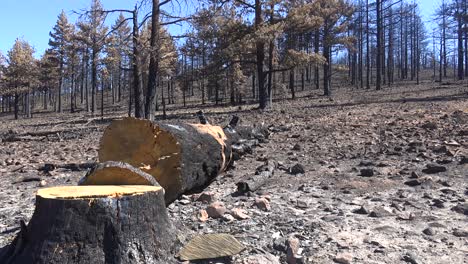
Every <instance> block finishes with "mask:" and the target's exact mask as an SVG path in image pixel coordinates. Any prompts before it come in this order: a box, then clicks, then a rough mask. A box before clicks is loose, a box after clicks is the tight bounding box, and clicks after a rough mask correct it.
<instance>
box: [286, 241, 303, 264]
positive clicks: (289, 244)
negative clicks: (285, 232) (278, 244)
mask: <svg viewBox="0 0 468 264" xmlns="http://www.w3.org/2000/svg"><path fill="white" fill-rule="evenodd" d="M300 246H301V244H300V241H299V239H298V238H296V237H293V236H291V237H289V238H288V239H287V240H286V262H287V263H288V264H299V263H300V260H301V259H302V257H301V256H300V252H299V250H300Z"/></svg>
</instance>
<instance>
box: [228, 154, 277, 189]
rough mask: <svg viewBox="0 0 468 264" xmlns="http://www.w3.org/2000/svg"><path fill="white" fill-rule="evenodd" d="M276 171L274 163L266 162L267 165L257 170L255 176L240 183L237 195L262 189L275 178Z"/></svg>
mask: <svg viewBox="0 0 468 264" xmlns="http://www.w3.org/2000/svg"><path fill="white" fill-rule="evenodd" d="M275 169H276V163H275V162H274V161H270V160H268V161H266V162H265V164H263V165H262V166H260V167H258V168H257V169H256V170H255V175H252V176H250V177H249V178H247V179H245V180H242V181H239V182H238V183H237V184H236V185H237V193H238V194H243V193H247V192H254V191H256V190H258V189H260V188H261V187H262V186H263V185H265V183H266V182H267V181H268V180H269V179H270V178H271V177H272V176H273V174H274V173H275Z"/></svg>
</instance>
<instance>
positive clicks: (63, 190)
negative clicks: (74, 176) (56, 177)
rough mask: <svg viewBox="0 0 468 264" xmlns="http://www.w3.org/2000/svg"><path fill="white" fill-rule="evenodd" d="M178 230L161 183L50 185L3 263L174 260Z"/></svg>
mask: <svg viewBox="0 0 468 264" xmlns="http://www.w3.org/2000/svg"><path fill="white" fill-rule="evenodd" d="M174 234H175V232H174V228H173V226H172V224H171V223H170V221H169V218H168V215H167V211H166V207H165V203H164V196H163V189H162V188H161V187H155V186H135V185H132V186H66V187H53V188H46V189H41V190H39V191H38V193H37V196H36V209H35V211H34V214H33V216H32V218H31V220H30V222H29V224H28V226H27V227H26V226H23V227H22V230H21V232H20V233H19V234H18V236H17V237H16V238H15V240H14V241H13V243H12V244H10V245H9V246H7V247H5V248H3V249H2V250H1V251H0V263H4V264H10V263H39V264H42V263H44V264H45V263H47V264H55V263H57V264H59V263H60V264H61V263H69V264H75V263H76V264H78V263H79V264H81V263H83V264H84V263H86V264H88V263H173V261H174V259H173V257H172V256H173V254H172V253H171V250H172V248H171V247H172V245H173V241H174Z"/></svg>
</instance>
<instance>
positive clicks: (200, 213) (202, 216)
mask: <svg viewBox="0 0 468 264" xmlns="http://www.w3.org/2000/svg"><path fill="white" fill-rule="evenodd" d="M209 217H210V216H209V215H208V212H206V210H205V209H200V211H198V215H197V218H198V220H200V222H206V221H208V218H209Z"/></svg>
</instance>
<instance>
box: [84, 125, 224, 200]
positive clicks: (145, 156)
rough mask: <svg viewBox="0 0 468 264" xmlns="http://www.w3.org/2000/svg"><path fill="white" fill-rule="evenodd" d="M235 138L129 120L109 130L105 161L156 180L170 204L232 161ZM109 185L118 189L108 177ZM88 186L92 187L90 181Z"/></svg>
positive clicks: (102, 153)
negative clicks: (230, 138) (122, 165)
mask: <svg viewBox="0 0 468 264" xmlns="http://www.w3.org/2000/svg"><path fill="white" fill-rule="evenodd" d="M230 146H231V144H230V143H229V138H228V137H227V136H226V134H225V133H224V130H223V128H221V127H219V126H212V125H208V124H207V125H203V124H186V123H176V124H156V123H152V122H150V121H148V120H141V119H136V118H124V119H122V120H117V121H114V122H112V124H111V125H110V126H108V127H107V128H106V130H105V131H104V135H103V137H102V139H101V143H100V147H99V152H98V153H99V161H100V162H106V161H122V162H125V163H128V164H130V165H132V166H134V167H136V168H139V169H141V170H142V171H144V172H146V173H148V174H150V175H152V176H153V177H154V178H155V179H156V181H157V182H158V183H159V184H160V185H161V186H162V187H163V188H164V189H165V191H166V194H165V198H166V203H168V204H169V203H171V202H173V201H174V200H175V199H177V197H178V196H180V195H181V194H183V193H185V192H187V191H190V190H198V189H200V190H201V189H203V188H204V187H205V186H206V185H207V184H209V183H210V182H211V181H212V180H213V179H214V178H215V177H216V176H217V175H218V173H220V172H221V171H223V170H224V169H225V168H226V167H227V165H228V163H229V162H230V160H231V147H230ZM107 182H108V184H115V183H114V181H113V179H112V178H108V180H107ZM82 184H93V183H91V182H89V183H88V181H87V180H86V179H84V180H83V181H82Z"/></svg>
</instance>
